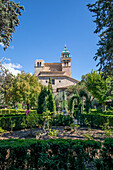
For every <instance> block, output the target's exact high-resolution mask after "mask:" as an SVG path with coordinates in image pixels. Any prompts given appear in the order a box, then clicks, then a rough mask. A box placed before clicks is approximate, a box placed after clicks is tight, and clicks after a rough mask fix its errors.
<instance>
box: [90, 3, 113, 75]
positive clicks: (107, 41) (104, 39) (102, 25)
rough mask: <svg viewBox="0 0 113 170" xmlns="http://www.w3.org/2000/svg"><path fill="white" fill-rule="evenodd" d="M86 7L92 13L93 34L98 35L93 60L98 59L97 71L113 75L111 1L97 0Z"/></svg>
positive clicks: (112, 6)
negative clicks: (98, 38)
mask: <svg viewBox="0 0 113 170" xmlns="http://www.w3.org/2000/svg"><path fill="white" fill-rule="evenodd" d="M87 6H88V8H89V10H90V11H91V12H93V13H94V15H93V17H95V20H94V22H95V23H96V30H95V31H94V33H96V34H97V33H99V37H100V40H99V42H98V46H99V48H98V50H97V53H96V55H95V57H94V59H95V60H97V59H99V63H98V64H97V66H99V70H102V71H103V72H104V74H107V75H113V0H98V1H96V2H95V3H94V4H88V5H87Z"/></svg>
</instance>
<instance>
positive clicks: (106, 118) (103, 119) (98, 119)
mask: <svg viewBox="0 0 113 170" xmlns="http://www.w3.org/2000/svg"><path fill="white" fill-rule="evenodd" d="M80 117H81V118H80V123H81V125H86V120H87V121H88V122H89V123H90V125H91V126H92V127H100V126H103V125H104V123H107V122H108V123H109V126H113V115H104V114H90V113H89V114H81V116H80Z"/></svg>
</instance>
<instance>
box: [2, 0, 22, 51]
mask: <svg viewBox="0 0 113 170" xmlns="http://www.w3.org/2000/svg"><path fill="white" fill-rule="evenodd" d="M21 10H24V7H23V6H20V5H19V3H15V2H14V1H11V0H0V42H2V43H3V45H4V49H6V48H7V46H9V43H10V41H12V37H13V36H12V34H13V33H14V32H15V27H17V26H18V25H19V16H21V15H22V14H21Z"/></svg>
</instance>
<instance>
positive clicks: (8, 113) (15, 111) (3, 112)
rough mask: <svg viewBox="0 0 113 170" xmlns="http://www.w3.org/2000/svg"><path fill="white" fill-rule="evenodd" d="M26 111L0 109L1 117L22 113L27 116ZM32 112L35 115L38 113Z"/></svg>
mask: <svg viewBox="0 0 113 170" xmlns="http://www.w3.org/2000/svg"><path fill="white" fill-rule="evenodd" d="M25 111H26V110H23V109H18V110H16V109H0V115H4V114H5V115H11V114H15V115H16V114H20V113H23V114H25ZM30 112H33V113H36V112H37V110H30Z"/></svg>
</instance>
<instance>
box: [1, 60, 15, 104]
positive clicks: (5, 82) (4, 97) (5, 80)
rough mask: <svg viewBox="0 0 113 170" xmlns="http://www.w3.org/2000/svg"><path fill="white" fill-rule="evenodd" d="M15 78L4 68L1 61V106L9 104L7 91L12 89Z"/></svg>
mask: <svg viewBox="0 0 113 170" xmlns="http://www.w3.org/2000/svg"><path fill="white" fill-rule="evenodd" d="M13 78H14V76H13V75H12V74H11V73H9V71H8V70H7V69H6V68H5V67H3V65H2V63H1V61H0V104H1V105H6V104H7V102H8V93H7V90H8V89H9V87H10V84H11V82H12V80H13Z"/></svg>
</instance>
